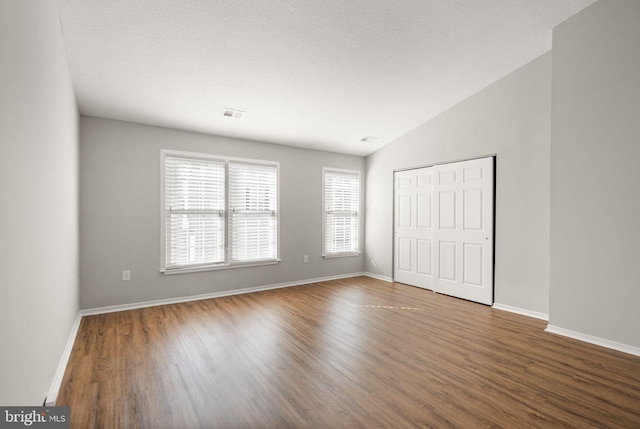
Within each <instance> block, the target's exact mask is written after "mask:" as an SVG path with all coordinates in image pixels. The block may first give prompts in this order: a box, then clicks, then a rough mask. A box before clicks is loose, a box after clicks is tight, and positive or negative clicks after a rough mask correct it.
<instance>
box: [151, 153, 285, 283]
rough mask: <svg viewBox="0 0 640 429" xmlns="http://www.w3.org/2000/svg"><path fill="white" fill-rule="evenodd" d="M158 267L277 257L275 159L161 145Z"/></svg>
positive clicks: (187, 267)
mask: <svg viewBox="0 0 640 429" xmlns="http://www.w3.org/2000/svg"><path fill="white" fill-rule="evenodd" d="M162 167H163V168H162V172H163V177H162V205H163V207H162V217H163V220H162V240H163V246H162V271H163V272H165V273H169V272H180V271H194V270H204V269H216V268H226V267H233V266H243V265H258V264H265V263H274V262H277V260H278V163H274V162H268V161H256V160H248V159H237V158H222V157H217V156H210V155H203V154H194V153H187V152H177V151H168V150H163V151H162Z"/></svg>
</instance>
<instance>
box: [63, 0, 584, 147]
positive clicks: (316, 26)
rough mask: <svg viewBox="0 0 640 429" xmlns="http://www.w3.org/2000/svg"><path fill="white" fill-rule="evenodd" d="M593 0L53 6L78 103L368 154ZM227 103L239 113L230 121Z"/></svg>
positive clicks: (515, 61) (533, 47)
mask: <svg viewBox="0 0 640 429" xmlns="http://www.w3.org/2000/svg"><path fill="white" fill-rule="evenodd" d="M592 3H594V0H395V1H389V0H352V1H344V0H343V1H335V0H322V1H294V0H281V1H276V0H246V1H243V0H234V1H222V0H220V1H212V0H180V1H176V0H58V8H59V12H60V18H61V23H62V28H63V32H64V38H65V43H66V46H67V52H68V58H69V64H70V68H71V75H72V79H73V83H74V87H75V91H76V95H77V99H78V104H79V108H80V111H81V113H82V114H85V115H92V116H99V117H105V118H112V119H120V120H125V121H131V122H138V123H143V124H150V125H158V126H163V127H170V128H177V129H183V130H190V131H196V132H203V133H208V134H216V135H224V136H231V137H239V138H245V139H249V140H255V141H263V142H270V143H278V144H284V145H291V146H298V147H305V148H312V149H320V150H328V151H333V152H339V153H347V154H354V155H367V154H370V153H372V152H374V151H375V150H377V149H379V148H380V147H382V146H383V145H385V144H387V143H390V142H391V141H393V140H395V139H396V138H398V137H400V136H401V135H403V134H405V133H406V132H408V131H410V130H411V129H413V128H415V127H416V126H418V125H420V124H421V123H424V122H425V121H427V120H429V119H430V118H433V117H434V116H436V115H438V114H439V113H441V112H443V111H444V110H446V109H448V108H450V107H451V106H453V105H455V104H457V103H459V102H460V101H462V100H463V99H465V98H466V97H468V96H470V95H472V94H473V93H475V92H477V91H479V90H481V89H482V88H484V87H486V86H487V85H489V84H491V83H493V82H495V81H496V80H498V79H500V78H502V77H503V76H505V75H507V74H509V73H510V72H512V71H513V70H515V69H517V68H519V67H521V66H522V65H524V64H526V63H527V62H529V61H531V60H533V59H534V58H536V57H538V56H539V55H541V54H543V53H545V52H547V51H548V50H549V49H550V48H551V31H552V28H553V27H554V26H556V25H557V24H559V23H560V22H562V21H564V20H565V19H567V18H569V17H570V16H572V15H574V14H575V13H577V12H578V11H580V10H582V9H583V8H585V7H587V6H588V5H590V4H592ZM225 108H233V109H238V110H242V111H246V112H247V113H246V115H245V116H244V118H243V119H241V120H237V119H231V118H227V117H224V116H223V110H224V109H225ZM365 135H370V136H375V137H377V140H375V141H373V142H362V141H360V140H361V139H362V138H363V137H364V136H365Z"/></svg>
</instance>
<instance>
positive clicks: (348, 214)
mask: <svg viewBox="0 0 640 429" xmlns="http://www.w3.org/2000/svg"><path fill="white" fill-rule="evenodd" d="M322 175H323V180H322V182H323V200H324V201H323V235H324V237H323V243H324V244H323V256H325V257H331V256H350V255H357V254H359V252H360V245H359V243H360V172H359V171H350V170H337V169H330V168H323V170H322Z"/></svg>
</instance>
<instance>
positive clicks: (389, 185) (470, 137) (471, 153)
mask: <svg viewBox="0 0 640 429" xmlns="http://www.w3.org/2000/svg"><path fill="white" fill-rule="evenodd" d="M550 106H551V54H550V53H547V54H545V55H543V56H541V57H539V58H538V59H536V60H534V61H533V62H531V63H529V64H527V65H525V66H524V67H522V68H521V69H519V70H517V71H515V72H513V73H512V74H510V75H508V76H506V77H505V78H503V79H501V80H500V81H498V82H496V83H495V84H493V85H491V86H489V87H487V88H486V89H484V90H482V91H481V92H479V93H477V94H475V95H474V96H472V97H470V98H468V99H466V100H465V101H463V102H462V103H460V104H458V105H457V106H455V107H453V108H452V109H450V110H448V111H447V112H445V113H443V114H441V115H440V116H438V117H436V118H434V119H432V120H430V121H428V122H426V123H425V124H423V125H421V126H419V127H418V128H416V129H414V130H413V131H411V132H409V133H408V134H406V135H405V136H403V137H401V138H400V139H398V140H396V141H395V142H393V143H391V144H390V145H388V146H386V147H384V148H383V149H381V150H379V151H377V152H375V153H374V154H372V155H370V156H369V157H368V158H367V184H368V186H367V194H366V204H367V210H366V211H367V221H366V240H365V242H366V261H365V271H369V272H372V273H376V274H380V275H383V276H389V277H391V276H392V274H393V273H392V262H393V231H392V226H393V220H392V219H393V197H392V195H393V170H394V169H402V168H409V167H417V166H422V165H428V164H434V163H442V162H447V161H456V160H460V159H465V158H471V157H477V156H479V155H486V154H493V153H496V154H497V168H496V182H497V183H496V222H497V226H496V242H495V249H496V259H495V264H496V271H495V302H497V303H500V304H505V305H510V306H514V307H518V308H522V309H526V310H530V311H536V312H541V313H547V312H548V302H549V290H548V288H549V146H550V115H551V113H550Z"/></svg>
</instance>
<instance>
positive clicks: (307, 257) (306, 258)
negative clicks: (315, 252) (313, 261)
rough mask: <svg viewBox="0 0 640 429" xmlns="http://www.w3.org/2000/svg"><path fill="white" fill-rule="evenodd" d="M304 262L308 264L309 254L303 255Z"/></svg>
mask: <svg viewBox="0 0 640 429" xmlns="http://www.w3.org/2000/svg"><path fill="white" fill-rule="evenodd" d="M303 260H304V263H305V264H308V263H309V255H304V259H303Z"/></svg>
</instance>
